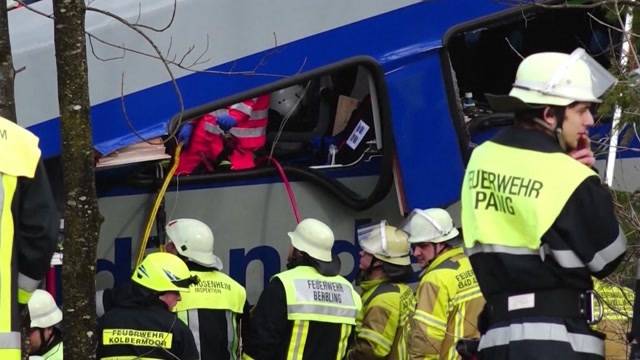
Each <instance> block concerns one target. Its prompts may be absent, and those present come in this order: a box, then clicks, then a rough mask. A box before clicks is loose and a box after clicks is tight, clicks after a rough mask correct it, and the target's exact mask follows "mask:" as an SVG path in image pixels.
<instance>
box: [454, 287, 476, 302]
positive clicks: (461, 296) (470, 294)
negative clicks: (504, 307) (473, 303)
mask: <svg viewBox="0 0 640 360" xmlns="http://www.w3.org/2000/svg"><path fill="white" fill-rule="evenodd" d="M481 296H482V291H481V290H480V288H479V287H475V288H473V289H472V290H471V291H465V292H460V293H458V294H456V296H455V297H454V298H453V299H451V307H452V306H454V305H457V304H460V303H463V302H467V301H469V300H471V299H475V298H479V297H481Z"/></svg>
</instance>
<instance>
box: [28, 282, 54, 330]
mask: <svg viewBox="0 0 640 360" xmlns="http://www.w3.org/2000/svg"><path fill="white" fill-rule="evenodd" d="M27 307H28V308H29V317H30V318H31V324H30V327H32V328H42V329H46V328H48V327H52V326H54V325H56V324H58V323H60V322H61V321H62V311H60V309H59V308H58V305H56V301H55V300H54V299H53V296H51V294H49V293H48V292H46V291H44V290H40V289H37V290H36V291H34V292H33V294H32V295H31V298H30V299H29V302H28V303H27Z"/></svg>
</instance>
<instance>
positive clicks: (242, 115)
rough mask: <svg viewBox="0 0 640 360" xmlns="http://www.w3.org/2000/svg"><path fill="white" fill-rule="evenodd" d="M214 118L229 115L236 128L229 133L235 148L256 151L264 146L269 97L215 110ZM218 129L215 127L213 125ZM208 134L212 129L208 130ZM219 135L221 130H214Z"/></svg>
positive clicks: (252, 99) (261, 97) (259, 97)
mask: <svg viewBox="0 0 640 360" xmlns="http://www.w3.org/2000/svg"><path fill="white" fill-rule="evenodd" d="M212 115H213V116H214V117H218V116H222V115H229V116H231V117H233V118H234V119H235V120H236V126H234V127H232V128H231V129H230V130H229V132H230V133H231V134H232V135H233V136H235V137H236V139H237V141H238V142H237V146H238V147H239V148H246V149H258V148H260V147H262V146H264V144H265V142H266V139H267V137H266V134H267V121H268V117H269V95H261V96H257V97H254V98H251V99H248V100H245V101H242V102H239V103H236V104H233V105H231V106H229V107H228V108H226V109H220V110H216V111H214V112H213V113H212ZM213 126H214V127H216V128H217V127H218V126H217V125H213ZM208 130H209V132H217V131H211V130H213V129H208ZM216 130H218V131H219V133H222V130H220V129H219V128H218V129H216Z"/></svg>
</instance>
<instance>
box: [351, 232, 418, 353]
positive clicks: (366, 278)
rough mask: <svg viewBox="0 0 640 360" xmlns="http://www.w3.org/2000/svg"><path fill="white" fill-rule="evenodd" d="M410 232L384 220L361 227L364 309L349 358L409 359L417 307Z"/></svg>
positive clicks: (357, 321)
mask: <svg viewBox="0 0 640 360" xmlns="http://www.w3.org/2000/svg"><path fill="white" fill-rule="evenodd" d="M408 237H409V236H408V235H407V233H405V232H404V231H402V230H399V229H397V228H395V227H393V226H390V225H387V223H386V221H381V222H379V223H376V224H374V225H371V226H366V227H363V228H361V229H358V242H359V244H360V247H361V248H362V251H360V264H359V267H360V275H359V279H360V280H361V282H360V287H361V288H362V310H360V312H358V316H357V317H356V331H355V337H354V340H353V344H352V345H351V348H350V350H349V353H348V356H347V359H349V360H362V359H406V358H407V347H406V337H407V335H408V331H409V318H410V317H411V315H412V314H413V311H414V310H415V306H416V302H415V298H414V296H413V290H412V289H411V288H410V287H409V286H407V285H406V282H408V281H410V280H411V278H412V276H413V269H412V268H411V259H410V257H409V255H410V252H411V248H410V246H409V241H408Z"/></svg>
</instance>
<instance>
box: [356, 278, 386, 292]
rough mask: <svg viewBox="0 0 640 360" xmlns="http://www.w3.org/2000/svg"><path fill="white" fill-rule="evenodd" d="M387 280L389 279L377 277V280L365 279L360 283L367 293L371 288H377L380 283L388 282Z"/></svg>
mask: <svg viewBox="0 0 640 360" xmlns="http://www.w3.org/2000/svg"><path fill="white" fill-rule="evenodd" d="M386 281H388V280H386V279H375V280H366V281H363V282H362V283H361V284H360V287H361V288H362V293H363V294H364V293H366V292H368V291H370V290H373V289H375V288H376V286H378V285H380V284H382V283H383V282H386Z"/></svg>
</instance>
